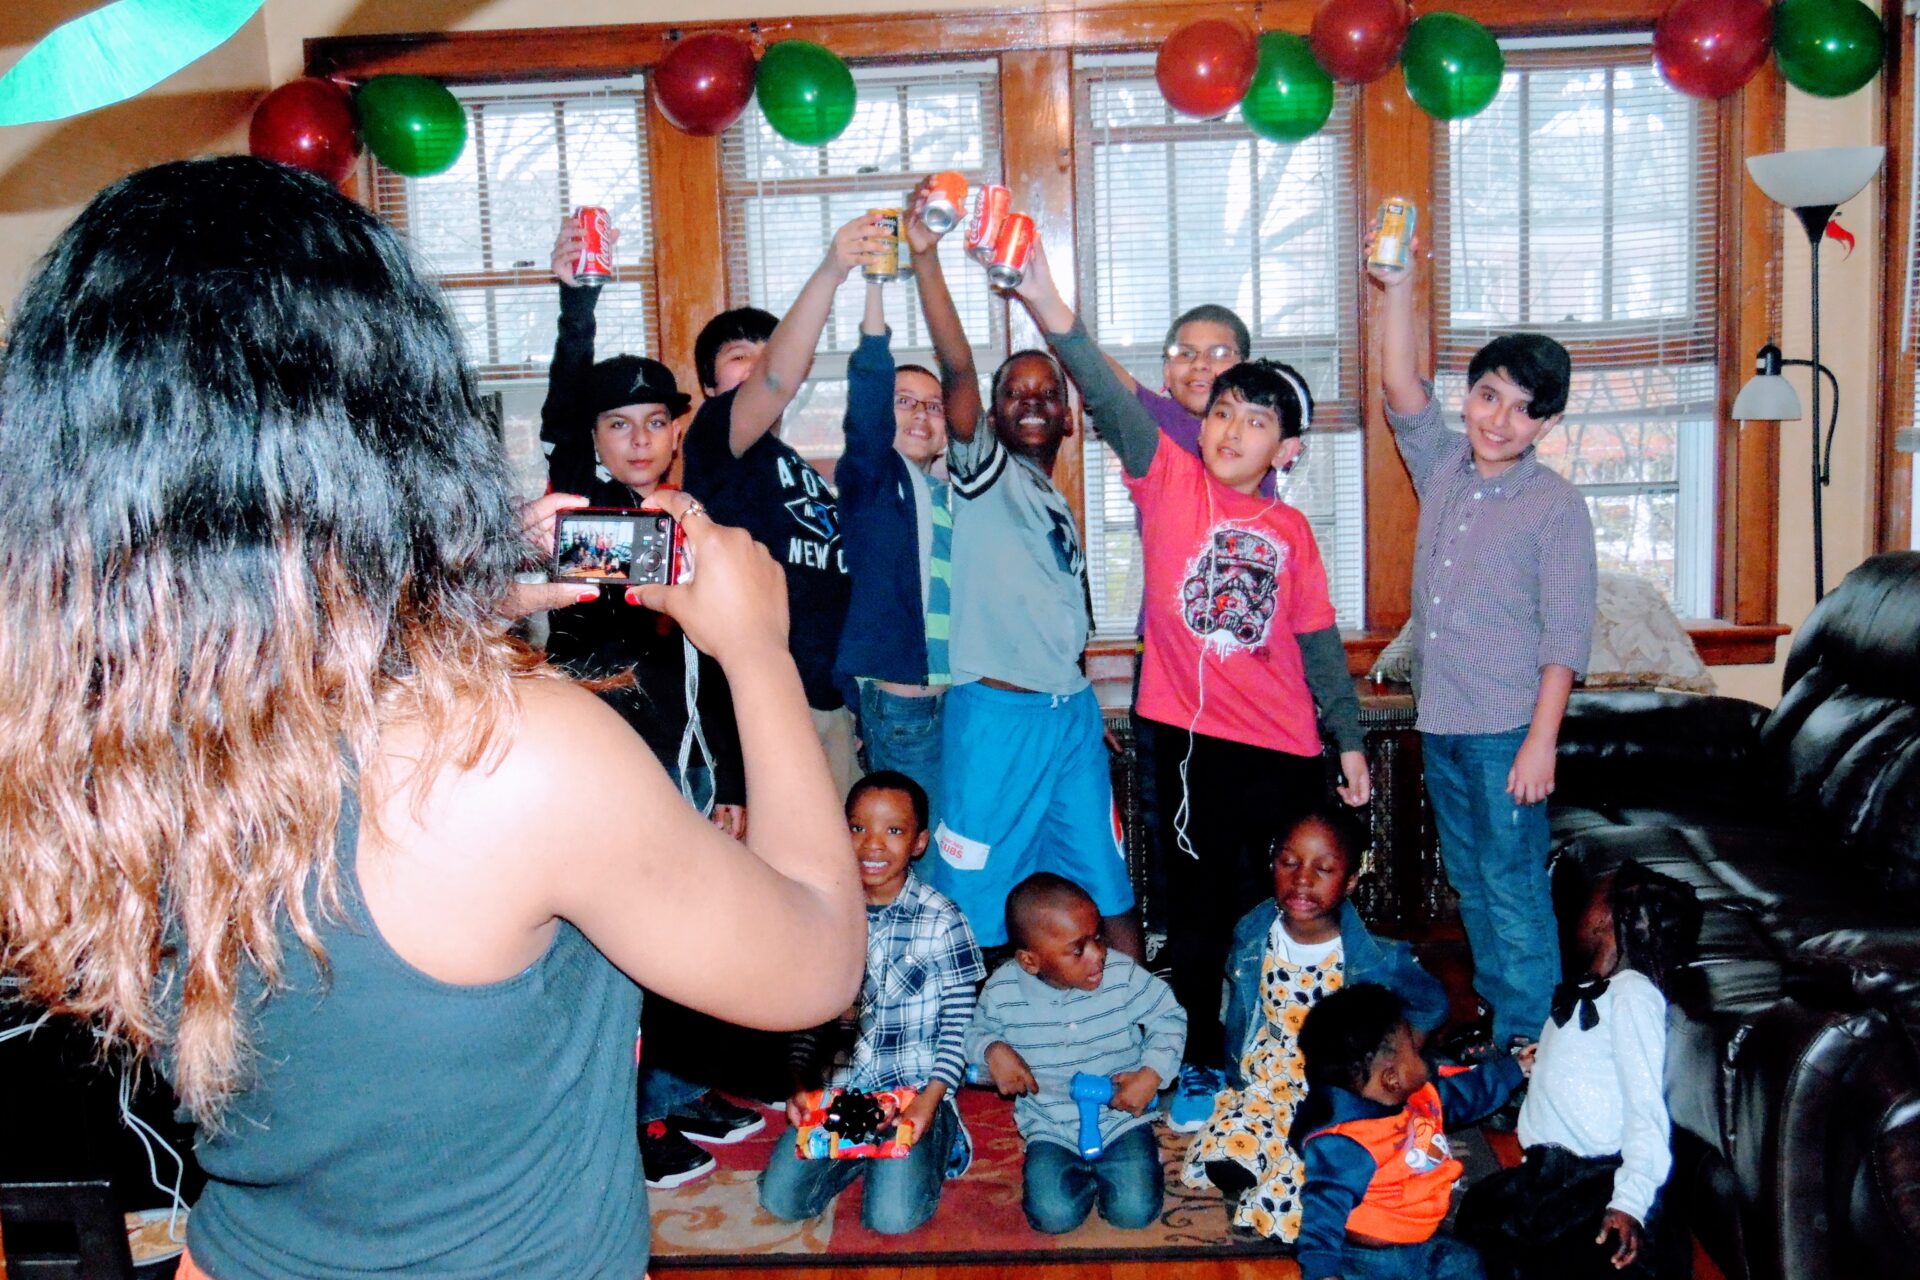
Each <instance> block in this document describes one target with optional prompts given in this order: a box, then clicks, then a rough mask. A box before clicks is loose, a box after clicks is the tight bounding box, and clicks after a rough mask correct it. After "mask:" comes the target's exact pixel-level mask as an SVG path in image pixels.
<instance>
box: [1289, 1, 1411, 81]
mask: <svg viewBox="0 0 1920 1280" xmlns="http://www.w3.org/2000/svg"><path fill="white" fill-rule="evenodd" d="M1412 21H1413V18H1412V15H1410V14H1409V13H1408V12H1407V0H1327V2H1326V3H1325V4H1323V5H1321V6H1320V9H1319V11H1318V12H1316V13H1315V14H1314V15H1313V29H1312V31H1310V32H1309V33H1308V35H1307V43H1308V44H1310V45H1312V46H1313V56H1314V57H1316V58H1318V59H1319V60H1320V65H1321V66H1322V67H1323V68H1325V70H1326V73H1327V74H1328V75H1330V76H1332V77H1333V78H1334V79H1336V80H1347V81H1351V82H1353V83H1354V84H1365V83H1366V82H1367V81H1369V80H1378V79H1379V78H1380V77H1381V76H1383V75H1385V74H1386V73H1387V72H1388V71H1389V70H1391V69H1392V68H1393V66H1394V64H1395V63H1397V62H1399V61H1400V46H1401V45H1403V44H1405V43H1406V42H1407V26H1408V24H1409V23H1411V22H1412Z"/></svg>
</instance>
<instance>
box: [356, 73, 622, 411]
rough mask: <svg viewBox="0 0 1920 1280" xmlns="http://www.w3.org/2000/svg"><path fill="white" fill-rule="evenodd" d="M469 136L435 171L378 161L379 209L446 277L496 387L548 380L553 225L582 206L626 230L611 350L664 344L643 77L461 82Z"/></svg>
mask: <svg viewBox="0 0 1920 1280" xmlns="http://www.w3.org/2000/svg"><path fill="white" fill-rule="evenodd" d="M454 94H455V96H456V97H458V98H459V99H460V100H461V102H462V104H463V105H464V106H465V107H466V109H467V147H466V150H465V151H464V152H463V153H462V154H461V156H460V159H459V160H458V161H457V162H456V163H455V164H454V166H453V167H452V168H451V169H449V170H447V172H445V173H443V174H439V175H436V176H434V177H431V178H403V177H401V176H400V175H399V174H397V173H394V172H392V171H391V170H388V169H386V168H384V167H382V166H381V165H379V164H378V163H376V164H375V165H374V184H373V197H374V199H373V203H374V208H375V210H376V211H377V212H378V213H379V214H380V215H381V216H382V217H384V218H386V219H387V220H388V221H389V222H391V223H392V224H393V225H395V226H396V227H399V228H400V229H401V230H403V231H404V232H406V233H407V235H408V236H409V238H410V239H411V240H412V242H413V245H414V247H415V249H417V250H418V251H419V253H420V255H421V256H422V258H424V259H425V261H426V262H427V264H428V266H429V267H430V269H431V270H432V271H433V272H434V273H435V274H436V275H437V276H438V277H439V280H440V284H441V286H442V288H443V289H444V290H445V292H446V296H447V300H448V303H449V304H450V305H451V307H452V308H453V311H454V314H455V316H456V317H457V318H458V320H459V323H460V327H461V330H462V333H463V334H464V336H465V339H466V344H467V352H468V355H469V357H470V358H471V360H472V361H473V364H474V366H475V368H476V370H477V371H478V372H479V374H480V377H481V380H482V382H483V383H485V384H487V385H488V386H490V387H492V386H497V385H500V384H508V383H514V382H526V381H534V382H541V383H544V380H545V377H546V369H547V365H548V363H549V361H550V360H551V359H552V357H553V340H554V325H555V322H556V321H557V319H558V316H559V301H558V297H559V295H558V293H557V291H556V288H555V285H554V280H553V272H552V268H551V266H550V263H551V260H552V256H553V240H554V236H555V235H556V234H557V233H558V231H559V229H560V223H561V220H562V219H563V218H565V217H566V216H567V215H568V214H570V213H572V211H573V210H574V209H575V208H576V207H578V206H580V205H599V206H601V207H603V208H605V209H606V211H607V214H608V217H609V218H610V219H611V220H612V222H613V225H614V226H615V227H617V228H618V229H619V231H620V242H619V245H618V246H617V248H616V249H615V251H614V257H615V279H614V280H613V281H612V282H611V283H609V284H608V285H607V286H606V287H605V289H604V291H603V292H602V294H601V298H600V305H599V309H598V312H597V318H598V321H599V332H598V335H597V337H596V341H595V346H596V348H597V350H598V352H599V353H600V354H601V355H603V356H604V355H613V354H615V353H618V352H628V353H631V354H636V355H639V354H658V353H657V352H656V351H655V349H654V348H655V343H656V335H657V334H658V332H659V317H658V310H657V305H656V293H655V281H654V270H653V207H652V201H651V193H650V179H649V172H648V160H647V120H646V95H645V85H644V82H643V80H642V79H641V78H639V77H634V78H632V79H624V80H618V81H591V82H588V81H581V82H576V83H566V84H547V85H485V86H464V87H455V88H454Z"/></svg>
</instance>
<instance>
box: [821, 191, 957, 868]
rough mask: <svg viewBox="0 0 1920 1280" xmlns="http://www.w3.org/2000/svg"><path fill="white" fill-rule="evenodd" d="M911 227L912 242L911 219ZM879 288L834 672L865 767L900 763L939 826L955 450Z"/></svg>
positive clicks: (843, 504)
mask: <svg viewBox="0 0 1920 1280" xmlns="http://www.w3.org/2000/svg"><path fill="white" fill-rule="evenodd" d="M912 221H918V219H917V218H915V219H913V220H912ZM907 230H908V241H909V247H912V241H913V239H914V229H913V227H912V225H911V223H909V226H908V228H907ZM881 289H882V286H881V285H879V284H877V283H874V282H871V281H869V282H868V284H867V308H866V313H865V315H864V317H863V318H862V320H861V323H860V344H859V345H858V346H857V347H855V348H854V352H853V356H852V358H851V359H850V360H849V361H848V362H847V417H846V436H847V440H846V450H845V452H843V453H842V454H841V455H840V462H839V464H838V466H836V467H835V469H834V481H835V483H836V484H837V485H838V486H839V489H840V536H841V541H842V545H843V546H844V547H845V548H846V553H847V569H848V571H849V573H850V575H851V577H852V580H853V596H852V599H851V600H850V601H849V602H848V605H847V621H846V626H845V628H844V629H843V630H842V631H841V633H840V656H839V659H838V662H837V665H836V667H835V670H836V672H837V674H838V675H839V676H840V677H841V678H842V680H844V681H848V682H857V683H858V685H859V688H860V704H859V705H860V736H861V739H862V740H863V742H864V743H865V745H866V764H867V768H868V769H871V770H875V771H878V770H882V769H893V770H898V771H899V772H901V773H904V774H906V775H907V776H908V777H909V778H912V779H913V780H914V781H915V782H917V783H919V784H920V785H921V787H923V788H924V789H925V790H926V793H927V804H928V808H929V812H930V813H931V814H933V815H934V816H932V817H930V818H929V819H928V825H927V827H926V829H927V830H932V829H933V827H932V824H933V823H935V822H937V821H938V820H939V818H938V811H937V805H938V804H939V798H940V732H941V729H940V709H941V702H942V699H941V695H942V694H943V693H945V692H946V690H947V686H948V685H949V684H950V683H951V682H952V677H951V676H950V675H949V674H948V671H947V623H948V613H949V609H948V606H949V601H950V598H951V591H952V569H953V514H952V507H951V503H950V496H951V489H950V486H949V485H948V484H947V482H946V480H945V479H944V478H936V477H935V476H934V475H933V474H932V467H933V464H934V461H935V460H936V459H939V458H942V457H944V456H945V455H946V451H947V409H946V400H945V398H944V396H943V395H942V392H941V386H940V380H939V379H938V378H936V377H935V376H934V375H933V373H932V371H931V370H928V369H925V368H922V367H921V366H919V365H913V364H908V365H901V366H899V367H898V368H895V367H894V363H893V353H892V351H891V349H890V348H889V346H888V342H889V339H890V337H891V331H890V330H889V329H888V328H887V321H886V313H885V308H884V307H883V306H882V298H881Z"/></svg>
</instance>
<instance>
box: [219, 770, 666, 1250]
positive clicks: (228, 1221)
mask: <svg viewBox="0 0 1920 1280" xmlns="http://www.w3.org/2000/svg"><path fill="white" fill-rule="evenodd" d="M358 843H359V808H358V805H357V803H356V802H355V801H354V800H353V798H352V797H351V796H349V797H348V798H347V799H346V801H345V802H344V803H343V805H342V812H341V815H340V828H339V834H338V837H337V839H336V852H337V856H338V857H339V859H340V869H341V875H340V884H341V892H342V896H343V898H344V909H343V912H342V918H341V919H340V920H339V921H338V922H336V923H332V924H325V925H323V926H322V927H321V931H320V936H321V938H322V940H323V942H324V943H325V946H326V951H327V956H328V961H329V964H328V972H327V974H326V976H325V977H324V978H322V977H321V975H320V974H319V973H318V972H317V971H316V969H315V966H314V965H313V963H312V960H311V958H310V957H309V955H308V954H307V950H306V948H305V947H303V946H302V945H301V944H300V942H299V941H298V939H296V938H295V937H294V935H293V933H292V930H291V929H290V928H286V927H284V926H283V928H282V938H281V949H282V952H283V954H284V955H285V957H286V967H287V971H288V976H289V978H290V979H291V985H290V987H289V988H288V989H286V990H283V991H280V992H276V993H275V994H274V995H273V996H272V997H271V998H269V999H268V1000H266V1001H265V1002H264V1003H263V1004H261V1005H259V1006H258V1009H257V1013H256V1014H255V1015H254V1020H253V1050H254V1053H255V1057H256V1067H257V1079H256V1082H255V1083H254V1084H253V1086H252V1087H251V1088H249V1089H246V1090H245V1091H244V1092H242V1093H240V1094H239V1095H238V1096H237V1097H236V1098H235V1099H234V1101H233V1103H232V1105H231V1107H230V1108H229V1110H228V1112H227V1114H226V1116H225V1120H224V1127H223V1131H222V1132H221V1133H219V1134H218V1135H216V1136H212V1137H208V1136H206V1135H204V1134H203V1135H202V1137H201V1139H200V1141H199V1143H198V1145H197V1148H196V1152H197V1154H198V1156H199V1158H200V1163H201V1165H202V1166H203V1167H204V1168H205V1170H206V1173H207V1176H208V1179H209V1181H208V1183H207V1188H206V1191H205V1193H204V1194H203V1195H202V1196H201V1197H200V1200H199V1202H198V1203H197V1204H196V1205H195V1206H194V1208H193V1214H192V1216H191V1218H190V1219H189V1221H188V1231H187V1242H188V1248H189V1249H190V1250H191V1251H192V1253H193V1258H194V1261H195V1262H196V1263H197V1264H199V1266H200V1267H201V1268H202V1269H203V1270H205V1271H206V1272H207V1273H208V1275H210V1276H212V1277H213V1280H346V1278H348V1277H364V1276H375V1275H395V1274H405V1275H407V1276H436V1277H445V1278H446V1280H491V1278H492V1277H502V1278H505V1277H514V1278H515V1280H523V1278H525V1277H534V1276H554V1277H562V1276H564V1277H568V1278H569V1280H573V1278H576V1277H596V1278H597V1277H609V1278H617V1280H638V1278H639V1277H640V1276H641V1275H642V1274H643V1272H644V1271H645V1270H646V1264H647V1245H648V1234H647V1203H646V1185H645V1183H644V1181H643V1179H642V1175H641V1172H640V1153H639V1147H638V1142H637V1139H636V1135H635V1130H634V1087H635V1066H634V1037H635V1035H636V1034H637V1032H638V1027H639V1017H640V989H639V988H638V987H637V986H635V985H634V984H633V982H632V981H630V980H629V979H628V978H627V977H626V975H625V974H623V973H621V972H620V971H619V970H618V969H616V968H615V967H614V966H613V965H612V963H610V962H609V961H608V960H607V958H606V957H605V956H603V955H601V954H600V952H599V951H597V950H595V948H594V946H593V944H592V943H590V942H588V941H587V939H586V937H585V936H584V935H582V934H581V933H580V932H579V930H577V929H575V928H574V927H573V926H572V925H570V924H568V923H567V922H566V921H564V920H563V921H561V922H560V924H559V927H558V929H557V930H556V931H555V933H554V937H553V942H552V944H551V945H550V946H549V947H548V949H547V952H546V954H545V955H543V956H542V957H541V958H540V959H539V960H537V961H535V962H534V963H533V965H532V966H530V967H529V968H528V969H527V970H526V971H525V972H523V973H521V974H519V975H518V976H517V977H514V978H511V979H509V980H507V981H505V982H496V983H491V984H488V985H485V986H477V987H462V986H453V985H450V984H448V983H444V982H440V981H437V980H436V979H434V978H430V977H428V976H427V975H426V974H424V973H421V972H420V971H419V970H418V969H415V968H414V967H413V966H412V965H410V964H408V963H407V962H406V961H405V960H403V959H401V958H400V956H399V955H398V954H396V953H395V952H394V951H393V950H392V948H390V947H389V946H388V945H387V944H386V942H385V940H384V939H383V938H382V937H381V936H380V932H379V930H378V929H377V928H375V927H374V924H373V921H372V919H371V917H370V916H369V915H368V913H367V910H366V906H365V904H364V902H363V901H362V899H361V897H360V881H359V876H358V874H357V873H356V869H355V853H356V849H357V846H358Z"/></svg>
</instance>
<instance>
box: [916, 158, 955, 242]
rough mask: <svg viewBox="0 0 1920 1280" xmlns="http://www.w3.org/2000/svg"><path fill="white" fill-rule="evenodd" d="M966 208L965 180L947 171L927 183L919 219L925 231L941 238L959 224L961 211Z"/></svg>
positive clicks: (935, 175)
mask: <svg viewBox="0 0 1920 1280" xmlns="http://www.w3.org/2000/svg"><path fill="white" fill-rule="evenodd" d="M966 207H967V180H966V178H965V177H964V176H963V175H961V174H958V173H955V172H954V171H953V170H951V169H949V170H947V171H946V172H944V173H936V174H934V175H933V178H932V180H931V181H929V182H928V183H927V203H926V206H925V207H924V208H922V209H921V210H920V217H921V220H922V221H924V222H925V223H926V224H927V230H929V231H931V232H933V234H935V235H937V236H943V235H945V234H947V232H949V231H951V230H953V229H954V227H955V226H956V225H958V224H959V222H960V215H961V211H962V210H964V209H965V208H966Z"/></svg>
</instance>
